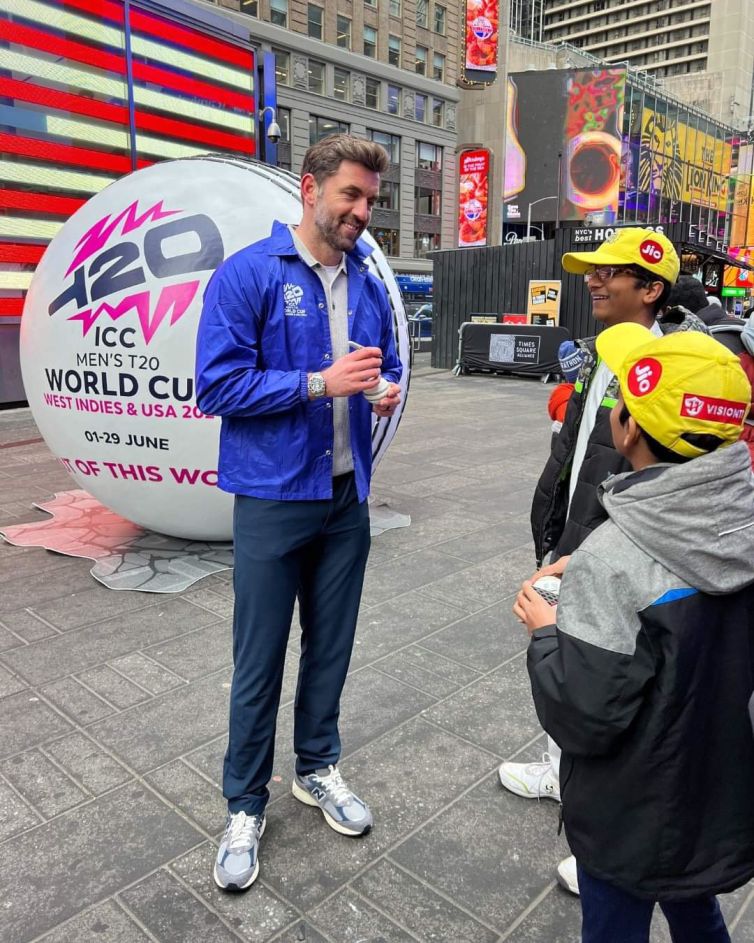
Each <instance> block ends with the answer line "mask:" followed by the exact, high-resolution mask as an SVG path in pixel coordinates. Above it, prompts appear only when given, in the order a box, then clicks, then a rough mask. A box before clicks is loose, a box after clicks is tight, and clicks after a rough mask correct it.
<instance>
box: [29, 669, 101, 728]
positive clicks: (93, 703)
mask: <svg viewBox="0 0 754 943" xmlns="http://www.w3.org/2000/svg"><path fill="white" fill-rule="evenodd" d="M40 691H41V692H42V694H44V696H45V697H46V698H47V699H48V700H50V701H52V702H53V704H55V705H56V706H57V707H59V708H60V710H61V711H62V712H63V713H64V714H67V715H68V716H69V717H70V718H71V719H72V720H74V721H75V722H76V723H77V724H80V725H81V726H82V727H85V726H86V725H87V724H91V723H94V721H95V720H101V719H102V718H103V717H108V716H109V715H110V714H112V713H114V708H112V707H111V706H110V705H109V704H106V703H105V702H104V701H103V700H102V698H100V697H97V695H96V694H92V692H91V691H88V690H87V689H86V688H85V687H84V686H83V685H82V684H79V682H78V681H76V680H75V679H74V678H61V679H60V680H59V681H53V682H52V684H46V685H45V686H44V687H43V688H40Z"/></svg>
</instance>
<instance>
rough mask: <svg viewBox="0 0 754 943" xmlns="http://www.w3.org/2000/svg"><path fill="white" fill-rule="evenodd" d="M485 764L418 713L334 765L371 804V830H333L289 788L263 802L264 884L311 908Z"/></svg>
mask: <svg viewBox="0 0 754 943" xmlns="http://www.w3.org/2000/svg"><path fill="white" fill-rule="evenodd" d="M489 765H490V761H489V757H488V756H487V755H486V754H484V753H482V752H481V751H480V750H477V749H476V748H475V747H473V746H471V745H470V744H468V743H464V742H463V741H461V740H459V739H458V738H456V737H453V736H452V735H451V734H448V733H447V732H445V731H443V730H438V729H437V728H436V727H433V726H432V725H431V724H427V723H425V722H424V721H422V720H421V719H420V718H415V719H413V720H411V721H409V722H408V723H407V724H405V725H404V726H403V727H401V728H400V729H399V730H397V731H395V732H393V733H391V734H390V735H389V736H386V737H383V738H381V739H380V740H379V741H376V742H374V743H371V744H370V745H369V746H368V747H366V748H365V749H363V750H360V751H359V752H358V753H356V754H354V755H353V756H352V757H349V758H347V759H346V760H344V761H343V763H342V764H341V769H342V771H343V775H344V778H345V779H346V781H347V782H348V783H349V785H350V786H351V788H352V789H353V790H354V791H355V792H356V794H357V795H360V796H361V797H362V798H363V799H364V800H365V801H366V802H368V803H369V806H370V808H371V809H372V813H373V815H374V821H375V826H374V828H373V829H372V831H371V833H370V834H369V835H367V836H365V837H364V838H348V837H345V836H342V835H338V834H337V833H336V832H334V831H333V830H332V829H330V828H329V827H328V826H327V824H326V823H325V821H324V819H323V817H322V815H321V813H320V812H319V810H317V809H313V808H310V807H308V806H305V805H303V804H302V803H300V802H298V801H297V800H296V799H294V798H293V796H292V795H290V793H288V794H286V795H285V796H284V797H283V798H281V799H280V800H279V801H278V802H275V804H274V805H272V806H270V807H269V814H268V825H267V832H266V833H265V839H264V841H265V843H266V850H265V860H264V863H263V865H262V866H263V868H264V869H265V870H264V878H265V881H266V882H267V883H268V884H270V885H271V886H272V887H273V888H274V889H275V890H277V891H278V892H279V893H280V894H281V895H283V896H284V897H285V898H286V899H287V900H290V901H291V902H292V903H294V904H295V905H296V906H298V907H300V908H301V909H303V910H308V909H309V908H311V907H315V906H317V904H319V903H320V902H321V901H322V900H324V899H325V898H326V897H328V896H329V895H330V894H332V893H334V892H335V891H336V890H338V888H340V887H343V886H345V884H347V883H348V881H350V880H351V879H352V878H353V876H354V875H355V874H356V873H357V872H358V871H360V870H361V869H362V868H364V867H365V866H366V865H368V864H369V863H370V862H372V861H374V859H375V858H376V857H377V856H379V855H380V854H382V853H383V852H384V851H386V850H387V849H389V848H390V847H391V846H393V845H394V844H395V843H396V842H397V841H400V839H401V838H402V837H403V836H405V835H407V834H409V833H410V832H411V831H412V830H413V829H416V828H417V827H419V826H420V825H421V824H422V823H423V822H426V821H427V820H428V819H430V818H431V817H432V816H433V815H434V814H435V813H437V812H439V811H440V810H441V809H442V808H443V806H445V805H446V804H447V803H448V802H450V801H452V800H453V799H455V798H457V797H458V796H459V795H461V793H462V792H463V791H464V790H465V789H467V788H468V787H469V786H470V785H472V784H473V783H474V782H475V781H476V780H477V779H478V778H479V777H480V776H483V775H484V773H485V771H486V770H487V769H489ZM302 861H306V862H307V866H306V868H302V867H301V862H302ZM323 929H325V928H324V927H323ZM336 939H337V937H336Z"/></svg>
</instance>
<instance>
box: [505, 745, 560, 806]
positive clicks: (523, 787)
mask: <svg viewBox="0 0 754 943" xmlns="http://www.w3.org/2000/svg"><path fill="white" fill-rule="evenodd" d="M498 773H499V774H500V782H501V783H502V784H503V785H504V786H505V788H506V789H507V790H508V791H509V792H513V793H515V794H516V795H517V796H523V797H524V799H555V801H556V802H560V783H559V782H558V778H557V776H556V775H555V771H554V770H553V768H552V762H551V760H550V754H549V753H544V754H543V755H542V762H541V763H501V764H500V769H499V770H498Z"/></svg>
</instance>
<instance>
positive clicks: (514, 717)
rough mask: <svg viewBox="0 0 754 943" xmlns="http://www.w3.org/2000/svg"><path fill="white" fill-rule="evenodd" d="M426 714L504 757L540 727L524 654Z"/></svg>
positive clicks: (452, 695)
mask: <svg viewBox="0 0 754 943" xmlns="http://www.w3.org/2000/svg"><path fill="white" fill-rule="evenodd" d="M425 716H426V717H427V719H428V720H431V721H433V722H434V723H436V724H438V725H439V726H440V727H444V728H445V729H446V730H450V731H452V732H453V733H456V734H458V736H460V737H465V738H466V739H468V740H470V741H471V742H472V743H476V744H478V745H479V746H480V747H484V748H485V749H487V750H489V751H490V752H492V753H495V754H497V755H498V756H500V757H503V758H505V757H508V756H510V755H511V754H512V753H514V752H515V751H516V750H518V749H519V748H520V747H521V746H523V744H525V743H526V742H527V741H529V740H531V738H532V737H534V736H536V735H537V733H538V732H539V731H540V729H541V728H540V726H539V721H538V720H537V715H536V713H535V712H534V703H533V701H532V696H531V687H530V685H529V675H528V674H527V671H526V660H525V658H524V657H523V655H522V656H521V657H520V658H514V659H513V660H512V661H510V662H507V663H506V664H504V665H501V667H499V668H496V669H495V670H494V671H492V672H490V673H489V674H488V675H486V676H485V677H483V678H480V679H479V680H478V681H474V682H472V683H471V684H470V685H469V686H468V687H466V688H464V689H463V690H462V691H459V692H458V693H457V694H451V695H450V697H448V698H446V699H445V700H444V701H441V702H440V703H439V704H436V705H434V706H433V707H430V708H429V709H428V710H427V711H425Z"/></svg>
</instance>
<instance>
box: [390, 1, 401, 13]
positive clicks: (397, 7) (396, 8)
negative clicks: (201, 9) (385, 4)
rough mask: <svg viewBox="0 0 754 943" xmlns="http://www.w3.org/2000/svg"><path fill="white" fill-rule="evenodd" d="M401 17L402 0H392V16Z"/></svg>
mask: <svg viewBox="0 0 754 943" xmlns="http://www.w3.org/2000/svg"><path fill="white" fill-rule="evenodd" d="M400 15H401V0H390V16H400Z"/></svg>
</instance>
